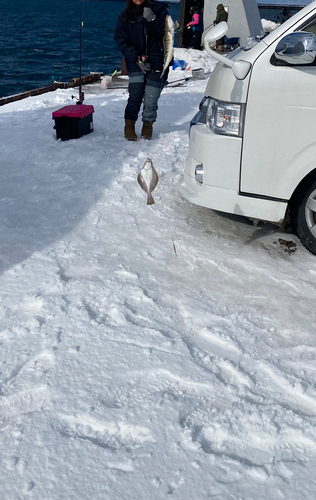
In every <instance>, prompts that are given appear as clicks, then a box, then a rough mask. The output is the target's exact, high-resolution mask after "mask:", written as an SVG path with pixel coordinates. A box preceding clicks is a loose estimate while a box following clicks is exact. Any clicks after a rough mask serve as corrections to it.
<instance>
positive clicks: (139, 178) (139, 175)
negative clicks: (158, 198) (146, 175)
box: [137, 172, 147, 192]
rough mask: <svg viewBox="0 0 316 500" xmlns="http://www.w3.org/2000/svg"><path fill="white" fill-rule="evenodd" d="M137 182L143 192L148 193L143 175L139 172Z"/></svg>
mask: <svg viewBox="0 0 316 500" xmlns="http://www.w3.org/2000/svg"><path fill="white" fill-rule="evenodd" d="M137 181H138V184H139V185H140V187H141V188H142V190H143V191H145V192H147V189H146V187H145V186H144V181H143V179H142V176H141V173H140V172H139V174H138V176H137Z"/></svg>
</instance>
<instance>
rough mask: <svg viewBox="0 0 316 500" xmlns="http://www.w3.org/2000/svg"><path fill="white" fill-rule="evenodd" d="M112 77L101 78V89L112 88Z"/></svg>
mask: <svg viewBox="0 0 316 500" xmlns="http://www.w3.org/2000/svg"><path fill="white" fill-rule="evenodd" d="M111 81H112V77H111V76H102V78H101V87H110V86H111Z"/></svg>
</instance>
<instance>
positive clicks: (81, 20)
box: [77, 0, 84, 104]
mask: <svg viewBox="0 0 316 500" xmlns="http://www.w3.org/2000/svg"><path fill="white" fill-rule="evenodd" d="M80 2H81V6H80V7H81V9H80V10H81V19H80V63H79V65H80V71H79V101H78V102H77V104H82V103H83V101H84V93H83V92H82V31H83V0H80Z"/></svg>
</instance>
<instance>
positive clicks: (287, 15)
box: [278, 7, 292, 24]
mask: <svg viewBox="0 0 316 500" xmlns="http://www.w3.org/2000/svg"><path fill="white" fill-rule="evenodd" d="M290 17H292V14H291V12H290V11H289V9H288V7H284V9H283V10H282V12H281V14H280V15H279V16H278V20H279V21H280V23H281V24H283V23H285V21H287V20H288V19H290Z"/></svg>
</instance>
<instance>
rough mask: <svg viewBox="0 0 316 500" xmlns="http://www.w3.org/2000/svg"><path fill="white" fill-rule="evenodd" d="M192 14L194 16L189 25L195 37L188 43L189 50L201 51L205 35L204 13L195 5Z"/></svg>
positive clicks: (191, 10)
mask: <svg viewBox="0 0 316 500" xmlns="http://www.w3.org/2000/svg"><path fill="white" fill-rule="evenodd" d="M190 14H191V15H192V21H191V22H190V23H188V24H187V27H188V28H192V29H193V35H192V37H191V39H190V40H189V43H188V48H189V49H191V48H192V49H197V50H200V49H201V39H202V33H203V16H202V12H201V11H200V10H199V9H198V7H196V6H195V5H193V6H192V7H191V9H190Z"/></svg>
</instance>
